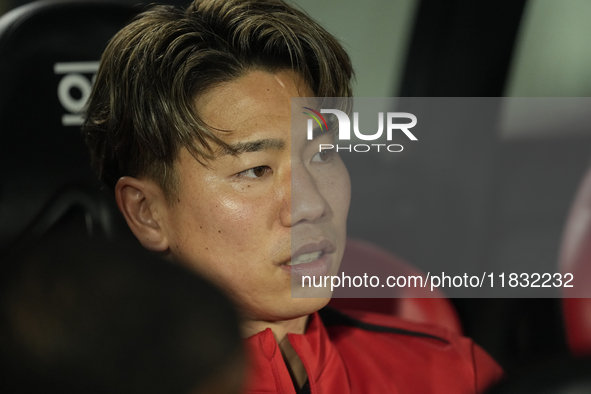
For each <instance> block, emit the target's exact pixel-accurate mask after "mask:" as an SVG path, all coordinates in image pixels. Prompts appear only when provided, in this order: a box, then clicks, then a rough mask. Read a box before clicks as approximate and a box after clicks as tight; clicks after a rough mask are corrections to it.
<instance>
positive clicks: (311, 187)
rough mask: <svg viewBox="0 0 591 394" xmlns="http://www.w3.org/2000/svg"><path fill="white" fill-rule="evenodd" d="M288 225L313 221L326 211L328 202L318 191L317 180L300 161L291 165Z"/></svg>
mask: <svg viewBox="0 0 591 394" xmlns="http://www.w3.org/2000/svg"><path fill="white" fill-rule="evenodd" d="M290 178H291V179H290V181H291V204H290V205H291V206H288V207H287V208H288V209H290V226H295V225H296V224H298V223H300V222H314V221H316V220H318V219H320V218H322V217H323V216H324V215H326V213H327V209H328V204H327V202H326V200H325V199H324V196H323V195H322V194H321V193H320V190H319V188H318V184H317V180H316V179H315V178H314V177H313V175H312V174H311V173H310V171H309V170H308V169H307V168H306V167H305V166H304V165H303V164H302V163H292V167H291V177H290Z"/></svg>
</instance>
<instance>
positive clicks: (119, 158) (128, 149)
mask: <svg viewBox="0 0 591 394" xmlns="http://www.w3.org/2000/svg"><path fill="white" fill-rule="evenodd" d="M256 69H258V70H264V71H269V72H275V71H278V70H282V69H291V70H293V71H295V72H296V73H297V74H299V75H300V76H302V77H303V79H304V81H305V83H307V84H308V85H309V87H310V88H311V90H312V91H313V92H314V94H315V95H316V96H317V97H350V96H351V94H352V93H351V86H350V82H351V78H352V73H353V71H352V67H351V62H350V59H349V57H348V55H347V53H346V52H345V50H344V49H343V48H342V46H341V45H340V44H339V43H338V41H337V40H336V39H335V37H333V36H332V35H331V34H329V33H328V32H327V31H326V30H324V29H323V28H322V27H321V26H320V25H318V24H317V23H316V22H314V21H313V20H312V19H311V18H310V17H309V16H308V15H306V14H305V13H304V12H302V11H299V10H297V9H295V8H294V7H292V6H290V5H288V4H286V3H285V2H284V1H282V0H260V1H257V0H196V1H194V2H193V3H192V4H191V5H190V6H189V7H188V8H187V9H186V10H185V11H183V10H181V9H178V8H175V7H172V6H162V5H160V6H155V7H152V8H151V9H149V10H148V11H145V12H143V13H142V14H140V15H139V16H138V17H136V18H135V20H133V21H132V22H131V23H130V24H129V25H127V26H126V27H125V28H123V29H122V30H121V31H120V32H119V33H118V34H117V35H116V36H115V37H114V38H113V39H112V40H111V42H110V43H109V45H108V47H107V49H106V50H105V52H104V54H103V56H102V59H101V64H100V68H99V71H98V74H97V79H96V82H95V87H94V90H93V93H92V95H91V97H90V100H89V103H88V105H87V113H86V114H87V119H86V121H85V124H84V126H83V132H84V134H85V138H86V141H87V144H88V146H89V148H90V151H91V156H92V162H93V165H94V167H95V169H96V170H97V172H98V174H99V177H100V178H101V179H103V180H104V181H106V183H107V184H108V185H109V186H111V187H114V185H115V184H116V182H117V180H118V179H119V177H121V176H124V175H131V176H145V177H148V178H150V179H153V180H155V181H156V182H157V183H158V184H159V185H160V186H161V187H162V189H163V190H164V192H165V193H166V194H167V197H170V196H171V195H174V192H175V185H176V182H175V177H174V170H173V166H174V162H175V160H176V158H177V155H178V153H179V150H180V149H181V148H182V147H184V148H187V149H188V150H189V152H190V153H191V154H192V155H193V156H194V157H195V158H196V159H197V160H199V161H200V162H201V163H202V164H206V161H207V160H211V159H212V158H214V157H215V154H216V151H214V149H213V148H212V145H211V144H212V143H213V144H215V145H217V146H219V149H222V150H224V151H225V152H230V153H235V152H233V151H232V149H231V148H230V146H228V145H227V144H225V143H224V142H223V141H222V140H221V139H220V138H219V136H218V135H216V133H214V132H213V131H212V129H211V128H209V127H208V126H207V125H206V124H205V123H204V121H203V120H202V119H201V118H200V117H199V114H198V113H196V110H195V107H194V105H195V98H196V97H197V96H198V95H199V94H201V93H203V92H204V91H206V90H207V89H210V88H212V87H215V86H216V85H218V84H221V83H224V82H228V81H231V80H233V79H235V78H237V77H239V76H241V75H244V74H245V73H246V72H248V71H250V70H256Z"/></svg>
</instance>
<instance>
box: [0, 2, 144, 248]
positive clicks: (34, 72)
mask: <svg viewBox="0 0 591 394" xmlns="http://www.w3.org/2000/svg"><path fill="white" fill-rule="evenodd" d="M137 11H138V10H137V9H136V8H134V7H130V6H127V5H122V4H120V3H117V2H115V1H112V2H104V1H103V2H94V1H68V0H51V1H36V2H33V3H30V4H27V5H24V6H21V7H19V8H16V9H14V10H12V11H10V12H8V13H7V14H5V15H3V16H2V18H0V86H1V88H0V218H1V220H0V250H2V249H4V248H5V247H7V246H8V245H10V244H11V243H13V242H14V241H15V240H16V239H17V238H18V237H20V236H22V234H23V232H24V231H25V230H27V229H28V230H30V229H32V228H34V227H35V226H34V223H33V221H34V220H35V218H40V217H41V216H43V215H42V214H41V211H42V210H45V211H52V209H51V208H49V207H48V206H47V204H49V202H50V201H53V202H57V201H61V203H64V201H71V202H76V201H78V202H80V201H81V199H79V198H78V199H77V198H73V199H72V198H70V197H71V196H73V195H78V196H80V190H85V193H87V194H88V193H90V195H92V197H91V198H90V199H85V198H82V200H84V201H87V202H88V201H95V202H96V201H99V200H100V198H102V197H101V192H100V191H99V189H100V184H99V182H98V180H97V179H96V175H95V174H94V173H93V171H92V169H91V167H90V160H89V155H88V152H87V148H86V147H85V145H84V141H83V138H82V136H81V134H80V125H81V123H82V117H81V114H80V111H81V110H82V108H83V106H84V104H85V102H86V99H87V98H88V95H89V93H90V89H91V86H92V82H93V77H94V74H95V72H96V70H97V67H98V61H99V59H100V56H101V54H102V52H103V50H104V48H105V47H106V44H107V42H108V40H109V39H110V38H111V37H112V36H113V35H114V34H115V32H117V31H118V30H119V29H120V28H121V27H122V26H123V25H124V24H125V23H126V22H128V21H129V20H130V19H131V18H132V17H133V15H134V14H135V13H136V12H137ZM91 190H92V191H91ZM62 193H65V194H66V197H64V198H60V194H62ZM104 194H105V197H104V198H105V201H109V202H110V203H111V204H112V205H111V208H112V209H111V211H110V212H112V214H113V216H114V217H115V216H119V214H118V212H117V209H116V206H115V204H114V201H113V200H114V199H113V197H112V193H104ZM67 196H70V197H67ZM95 198H99V200H95ZM99 205H100V204H99ZM85 206H86V205H85ZM101 206H102V205H101ZM86 207H87V208H88V206H86ZM62 208H63V207H61V208H59V207H57V208H56V209H57V210H58V211H59V209H62ZM96 209H99V208H98V207H97V208H96ZM96 209H94V208H93V209H90V211H95V210H96ZM100 209H102V208H100ZM54 211H55V210H54ZM40 215H41V216H40ZM50 217H51V215H50ZM100 217H101V218H103V219H105V218H106V217H105V216H104V215H101V216H100ZM109 220H110V219H109ZM113 220H115V219H113ZM109 223H110V222H109ZM102 227H105V226H102ZM105 228H109V229H110V230H112V231H114V230H115V228H114V227H113V226H110V227H109V225H107V226H106V227H105Z"/></svg>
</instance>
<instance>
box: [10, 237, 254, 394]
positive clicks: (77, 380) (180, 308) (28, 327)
mask: <svg viewBox="0 0 591 394" xmlns="http://www.w3.org/2000/svg"><path fill="white" fill-rule="evenodd" d="M3 257H4V256H3ZM2 263H3V264H2V266H1V267H0V269H1V271H0V273H1V275H0V285H1V287H0V392H22V393H33V392H44V393H54V392H55V393H70V392H71V393H91V394H94V393H101V394H104V393H146V394H150V393H154V394H156V393H171V394H174V393H176V394H187V393H190V392H191V393H194V392H201V391H199V389H200V388H201V387H204V386H208V385H212V384H216V383H220V382H219V379H222V380H225V381H226V382H227V381H231V379H236V377H235V376H234V375H235V374H237V376H238V377H240V376H241V375H240V371H241V367H243V366H244V365H245V364H244V363H245V359H244V357H245V356H244V352H243V349H242V341H241V339H240V334H239V328H238V316H237V313H236V311H235V310H234V307H233V306H232V304H231V302H230V301H229V299H228V298H227V297H226V296H225V295H223V294H222V292H221V291H220V290H218V289H217V288H216V287H214V286H213V285H211V284H210V283H208V282H207V281H205V280H204V279H201V278H200V277H198V276H197V275H195V274H194V273H193V272H189V271H188V270H186V269H185V268H184V267H182V266H179V265H176V264H174V263H171V262H168V261H163V260H161V259H160V258H158V257H156V256H155V255H154V254H151V253H149V252H148V251H145V250H143V248H141V247H140V246H139V245H138V246H135V247H133V248H132V247H131V246H127V245H126V246H122V245H117V246H116V245H113V244H111V243H108V242H107V241H103V240H101V239H97V237H94V238H90V237H88V236H87V235H86V234H84V233H81V232H78V233H72V232H71V231H70V232H66V231H59V232H53V233H51V234H49V235H46V236H44V237H43V239H42V240H41V241H38V242H37V243H35V244H34V245H32V246H29V247H27V248H26V249H23V250H21V251H20V252H19V253H16V252H14V253H13V254H12V255H10V256H8V257H7V258H3V259H2ZM229 368H234V371H231V370H229ZM215 379H218V381H213V380H215ZM236 381H238V384H237V386H238V385H239V379H236ZM222 383H223V382H222ZM14 387H16V388H18V391H11V390H10V389H11V388H14ZM35 388H38V389H40V390H37V391H35ZM238 388H239V387H238ZM238 388H237V389H236V391H237V390H238Z"/></svg>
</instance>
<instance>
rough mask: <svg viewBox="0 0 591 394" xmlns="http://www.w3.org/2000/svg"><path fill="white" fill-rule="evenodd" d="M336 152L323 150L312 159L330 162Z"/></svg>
mask: <svg viewBox="0 0 591 394" xmlns="http://www.w3.org/2000/svg"><path fill="white" fill-rule="evenodd" d="M333 154H334V151H333V150H332V149H323V150H321V151H320V152H318V153H316V154H315V155H314V157H312V161H316V162H323V161H329V160H330V159H331V158H332V155H333Z"/></svg>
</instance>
